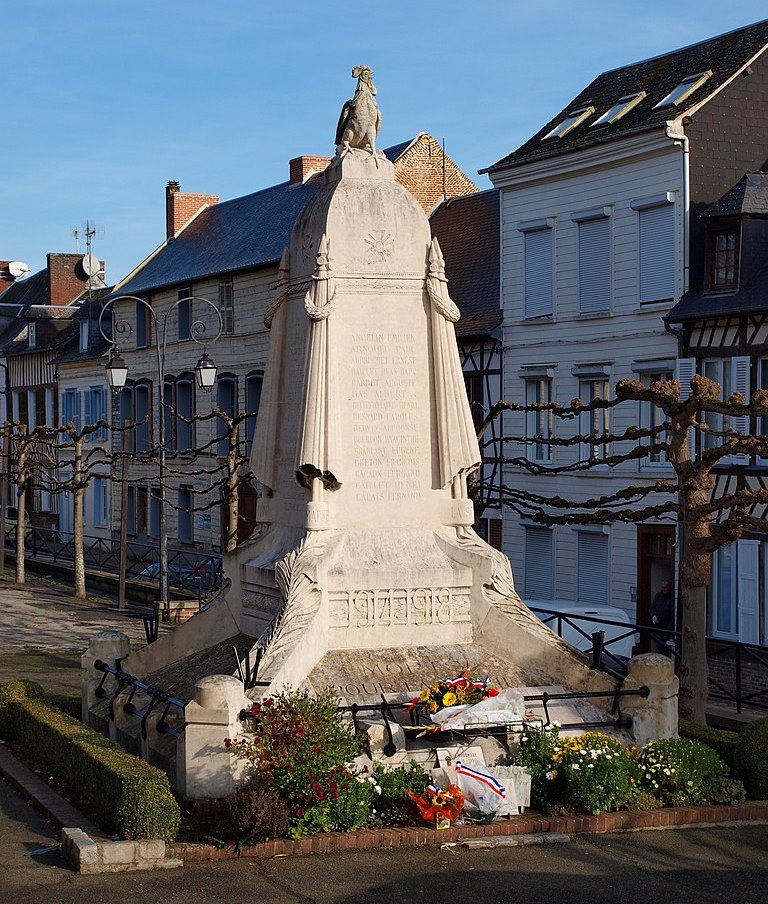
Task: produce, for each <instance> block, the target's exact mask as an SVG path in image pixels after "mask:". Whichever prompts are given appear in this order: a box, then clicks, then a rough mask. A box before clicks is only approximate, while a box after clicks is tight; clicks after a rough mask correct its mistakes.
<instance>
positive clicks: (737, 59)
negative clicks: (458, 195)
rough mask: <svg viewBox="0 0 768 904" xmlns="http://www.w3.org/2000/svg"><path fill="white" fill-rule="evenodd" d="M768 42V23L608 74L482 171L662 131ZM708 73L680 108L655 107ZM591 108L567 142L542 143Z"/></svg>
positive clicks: (715, 88)
mask: <svg viewBox="0 0 768 904" xmlns="http://www.w3.org/2000/svg"><path fill="white" fill-rule="evenodd" d="M766 44H768V19H765V20H763V21H762V22H756V23H755V24H754V25H748V26H746V27H745V28H740V29H736V30H735V31H731V32H728V33H727V34H724V35H719V36H718V37H715V38H709V39H707V40H705V41H700V42H699V43H698V44H692V45H691V46H689V47H683V48H681V49H680V50H675V51H673V52H671V53H667V54H663V55H661V56H656V57H653V58H652V59H649V60H643V61H642V62H639V63H632V64H631V65H629V66H623V67H621V68H619V69H612V70H610V71H609V72H604V73H602V75H599V76H598V77H597V78H596V79H595V80H594V81H593V82H592V83H591V84H590V85H588V86H587V87H586V88H585V89H584V90H583V91H582V92H581V93H580V94H578V95H576V97H575V98H574V99H573V100H572V101H571V102H570V103H569V104H568V106H567V107H565V108H564V109H563V110H562V111H561V112H559V113H558V114H557V116H554V117H553V118H552V119H551V120H550V121H549V122H548V123H547V124H546V125H545V126H543V128H541V129H540V130H539V131H538V132H537V133H536V134H535V135H534V136H533V137H532V138H531V139H529V140H528V141H526V142H525V144H523V145H521V146H520V147H519V148H518V149H517V150H516V151H513V152H512V153H511V154H508V155H507V156H506V157H503V158H502V159H501V160H499V161H497V162H496V163H494V164H493V165H491V166H490V167H488V168H487V169H484V170H480V172H481V173H487V172H494V171H497V170H501V169H505V168H507V167H512V166H519V165H521V164H523V163H528V162H530V161H533V160H538V159H544V158H547V157H554V156H557V155H559V154H562V153H565V152H566V151H575V150H579V149H581V148H585V147H589V146H590V145H594V144H598V143H601V142H604V141H611V140H613V139H614V138H618V137H621V136H626V135H630V134H633V133H635V132H643V131H647V130H651V129H657V128H662V127H663V126H664V124H665V122H666V121H667V120H670V119H677V118H678V117H679V116H682V115H684V114H685V113H686V111H688V110H690V109H692V108H693V107H695V106H696V105H698V104H699V103H701V102H702V101H703V100H705V99H706V98H708V97H709V96H710V95H712V94H713V93H714V92H715V91H716V90H717V89H718V88H719V87H720V86H722V85H723V84H724V83H725V82H726V81H727V80H728V79H729V78H730V77H731V76H732V75H734V73H736V72H738V71H739V70H740V69H742V68H743V67H744V66H746V65H747V63H749V61H750V60H751V59H752V58H753V57H755V56H756V55H757V54H758V53H759V52H760V51H761V50H764V49H765V47H766ZM708 69H711V70H712V75H711V76H710V77H709V78H708V79H707V80H706V81H705V82H704V84H703V85H701V86H699V88H697V89H696V91H694V92H693V93H692V94H691V95H689V96H688V97H687V98H685V100H684V101H683V102H682V103H680V104H679V105H678V106H665V107H660V108H659V109H658V110H654V109H653V107H654V106H655V105H656V104H657V103H659V101H660V100H662V99H663V98H664V97H665V96H666V95H667V94H668V93H669V92H670V91H672V90H673V89H674V88H675V87H677V85H679V84H680V83H681V82H682V81H683V79H684V78H686V76H691V75H696V74H697V73H700V72H706V71H707V70H708ZM639 91H645V92H646V97H645V98H644V99H643V100H642V101H641V102H640V103H639V104H637V106H636V107H634V108H633V109H632V110H630V111H629V112H627V113H626V114H625V115H624V116H622V117H621V118H620V119H618V120H617V121H616V122H614V123H613V124H608V125H603V126H597V127H595V128H591V127H590V126H591V124H592V123H593V122H595V120H596V119H598V118H599V117H600V116H602V115H603V113H605V112H606V111H607V110H609V109H610V108H611V107H612V106H613V105H614V104H615V103H617V101H619V99H620V98H622V97H624V96H626V95H629V94H634V93H637V92H639ZM589 106H592V107H594V108H595V112H594V114H593V115H591V116H589V117H588V118H587V119H586V120H585V121H584V122H583V123H581V125H579V126H577V127H576V128H575V129H572V130H571V131H570V132H568V133H567V134H566V135H565V136H564V137H563V138H550V139H547V140H546V141H542V139H543V137H544V136H545V135H546V134H548V133H549V132H550V131H551V130H552V129H553V128H555V126H557V125H558V124H559V123H561V122H562V121H563V120H564V119H565V118H566V116H567V115H568V114H569V113H571V112H573V111H575V110H579V109H582V108H584V107H589Z"/></svg>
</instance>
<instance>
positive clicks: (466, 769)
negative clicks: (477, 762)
mask: <svg viewBox="0 0 768 904" xmlns="http://www.w3.org/2000/svg"><path fill="white" fill-rule="evenodd" d="M454 767H455V769H456V774H457V775H466V776H468V777H469V778H473V779H475V781H477V782H480V783H481V784H483V785H487V786H488V787H489V788H490V789H491V791H493V792H494V794H498V795H499V797H503V798H504V799H505V800H506V797H507V789H506V788H505V787H504V785H502V784H501V782H497V781H496V779H495V778H494V777H493V776H492V775H488V773H487V772H479V771H478V770H477V769H472V768H471V767H470V766H465V765H464V763H462V762H461V760H456V762H455V763H454Z"/></svg>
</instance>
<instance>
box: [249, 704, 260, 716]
mask: <svg viewBox="0 0 768 904" xmlns="http://www.w3.org/2000/svg"><path fill="white" fill-rule="evenodd" d="M260 712H261V703H254V704H253V706H252V707H251V715H252V716H258V714H259V713H260Z"/></svg>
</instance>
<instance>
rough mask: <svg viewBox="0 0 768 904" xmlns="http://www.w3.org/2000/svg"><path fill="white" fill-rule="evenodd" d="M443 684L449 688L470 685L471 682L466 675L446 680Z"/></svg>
mask: <svg viewBox="0 0 768 904" xmlns="http://www.w3.org/2000/svg"><path fill="white" fill-rule="evenodd" d="M443 684H445V685H447V686H448V687H458V686H459V685H461V684H469V680H468V678H467V676H466V675H459V676H458V678H446V679H445V681H443Z"/></svg>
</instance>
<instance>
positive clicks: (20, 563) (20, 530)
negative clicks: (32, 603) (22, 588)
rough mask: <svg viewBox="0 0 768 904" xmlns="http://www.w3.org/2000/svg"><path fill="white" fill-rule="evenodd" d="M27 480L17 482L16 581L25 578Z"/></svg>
mask: <svg viewBox="0 0 768 904" xmlns="http://www.w3.org/2000/svg"><path fill="white" fill-rule="evenodd" d="M26 522H27V482H26V480H25V481H23V482H21V483H19V485H18V492H17V494H16V583H17V584H23V583H24V582H25V580H26V574H25V572H24V554H25V552H26V550H25V548H24V542H25V540H26V537H27V523H26Z"/></svg>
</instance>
